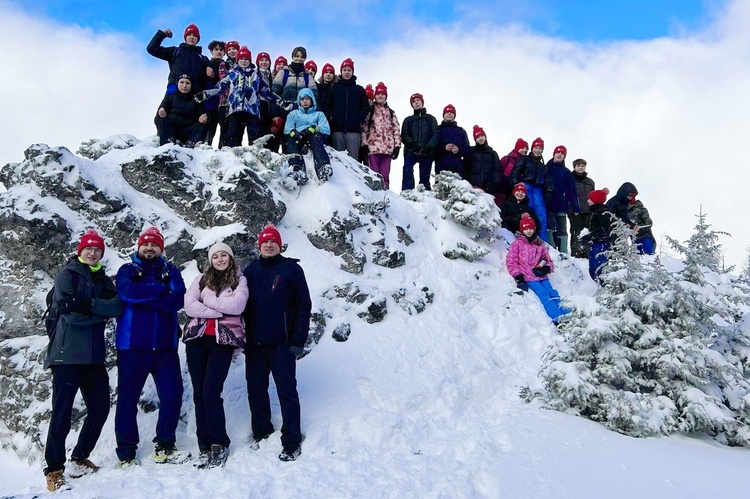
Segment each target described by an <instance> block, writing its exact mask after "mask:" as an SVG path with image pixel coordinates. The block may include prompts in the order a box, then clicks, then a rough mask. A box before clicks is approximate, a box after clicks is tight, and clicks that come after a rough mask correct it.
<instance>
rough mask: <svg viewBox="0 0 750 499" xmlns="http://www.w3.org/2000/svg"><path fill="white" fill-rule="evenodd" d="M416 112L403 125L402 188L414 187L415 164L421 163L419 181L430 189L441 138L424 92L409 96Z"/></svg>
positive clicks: (403, 189)
mask: <svg viewBox="0 0 750 499" xmlns="http://www.w3.org/2000/svg"><path fill="white" fill-rule="evenodd" d="M409 102H410V103H411V107H412V109H414V114H412V115H411V116H407V117H406V119H405V120H404V122H403V124H402V125H401V142H402V143H403V144H404V173H403V177H402V179H401V190H402V191H405V190H408V189H414V187H415V185H414V165H415V164H417V163H419V183H420V184H422V185H423V186H424V188H425V189H427V190H428V191H429V190H431V187H430V173H431V171H432V161H433V158H434V157H435V156H434V155H435V149H436V148H437V146H438V141H439V140H440V130H439V129H438V124H437V120H436V119H435V117H434V116H432V115H431V114H427V110H426V109H425V108H424V97H422V94H412V96H411V97H410V98H409Z"/></svg>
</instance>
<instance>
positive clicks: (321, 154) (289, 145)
mask: <svg viewBox="0 0 750 499" xmlns="http://www.w3.org/2000/svg"><path fill="white" fill-rule="evenodd" d="M325 143H326V138H325V135H321V134H319V133H316V134H312V135H307V136H306V137H305V138H303V139H299V140H297V139H296V138H292V137H289V136H288V135H287V136H286V146H285V149H286V154H291V155H292V158H291V159H290V160H289V165H290V166H291V167H292V168H294V170H295V171H299V170H303V171H304V169H305V160H304V159H302V148H303V147H304V146H305V145H307V146H308V147H309V148H310V150H311V151H312V153H313V163H314V164H315V173H318V172H319V171H320V167H321V166H323V165H330V164H331V158H330V157H329V156H328V153H327V152H326V148H325Z"/></svg>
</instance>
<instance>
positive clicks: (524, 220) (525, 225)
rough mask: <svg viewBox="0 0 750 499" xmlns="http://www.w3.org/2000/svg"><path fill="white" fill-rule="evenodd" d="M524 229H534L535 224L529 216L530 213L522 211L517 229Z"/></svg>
mask: <svg viewBox="0 0 750 499" xmlns="http://www.w3.org/2000/svg"><path fill="white" fill-rule="evenodd" d="M526 229H534V230H536V224H535V223H534V219H533V218H531V215H529V214H528V213H524V214H523V215H521V221H520V222H518V230H520V231H521V232H523V231H525V230H526Z"/></svg>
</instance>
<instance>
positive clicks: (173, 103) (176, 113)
mask: <svg viewBox="0 0 750 499" xmlns="http://www.w3.org/2000/svg"><path fill="white" fill-rule="evenodd" d="M159 107H163V108H164V110H165V111H166V112H167V117H168V118H169V119H170V120H171V121H172V123H173V125H174V126H176V127H177V128H187V127H190V126H193V125H195V124H196V123H198V118H200V116H201V115H202V114H204V113H205V112H206V107H205V106H204V105H203V104H198V103H197V102H195V101H194V100H193V93H192V92H191V93H188V94H183V93H180V92H179V91H178V92H177V93H174V94H169V95H165V96H164V98H163V99H162V101H161V104H159Z"/></svg>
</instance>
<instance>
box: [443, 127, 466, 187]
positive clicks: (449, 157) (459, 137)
mask: <svg viewBox="0 0 750 499" xmlns="http://www.w3.org/2000/svg"><path fill="white" fill-rule="evenodd" d="M438 132H439V134H440V138H439V139H438V145H437V147H436V148H435V173H440V172H441V171H444V170H448V171H451V172H455V173H458V174H459V175H461V176H462V177H463V175H464V160H463V158H465V157H467V156H468V155H469V154H470V153H471V145H470V144H469V137H468V136H467V135H466V130H464V129H463V128H461V127H460V126H458V124H457V123H456V122H455V121H443V122H442V123H440V126H438ZM448 144H453V145H455V146H456V147H458V154H453V153H452V152H449V151H446V150H445V146H446V145H448Z"/></svg>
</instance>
